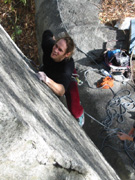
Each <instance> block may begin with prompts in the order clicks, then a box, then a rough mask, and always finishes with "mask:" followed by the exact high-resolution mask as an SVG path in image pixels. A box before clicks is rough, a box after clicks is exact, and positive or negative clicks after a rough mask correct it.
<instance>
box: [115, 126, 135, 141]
mask: <svg viewBox="0 0 135 180" xmlns="http://www.w3.org/2000/svg"><path fill="white" fill-rule="evenodd" d="M134 132H135V123H134V124H133V127H132V128H131V129H130V131H129V133H128V134H126V133H122V132H119V133H118V138H119V139H120V140H122V141H124V140H128V141H134V142H135V136H134Z"/></svg>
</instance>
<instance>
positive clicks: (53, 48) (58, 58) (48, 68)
mask: <svg viewBox="0 0 135 180" xmlns="http://www.w3.org/2000/svg"><path fill="white" fill-rule="evenodd" d="M41 46H42V50H43V66H42V67H41V68H40V70H39V72H38V78H39V79H40V80H41V81H43V82H44V83H45V84H46V85H47V86H48V87H50V88H51V89H52V91H53V92H54V93H55V94H56V95H57V96H59V97H60V96H63V95H64V94H65V96H66V100H67V105H68V109H69V111H70V112H71V114H72V115H73V116H74V117H75V118H76V119H77V120H78V121H79V125H80V126H83V125H84V110H83V107H82V106H81V104H80V98H79V92H78V87H77V82H76V81H74V79H72V74H73V72H74V73H75V72H76V70H75V67H74V60H73V58H72V54H73V52H74V48H75V45H74V41H73V39H72V38H71V37H69V36H65V37H61V38H59V39H58V40H55V37H54V36H53V33H52V32H51V31H50V30H46V31H44V33H43V36H42V44H41Z"/></svg>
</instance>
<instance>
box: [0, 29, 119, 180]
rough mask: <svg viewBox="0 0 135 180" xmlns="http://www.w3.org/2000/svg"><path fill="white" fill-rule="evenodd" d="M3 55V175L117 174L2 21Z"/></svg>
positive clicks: (109, 177) (76, 177)
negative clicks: (41, 77)
mask: <svg viewBox="0 0 135 180" xmlns="http://www.w3.org/2000/svg"><path fill="white" fill-rule="evenodd" d="M0 57H1V58H0V59H1V61H0V82H1V88H0V179H2V180H8V179H10V180H20V179H21V180H26V179H28V180H34V179H36V180H39V179H40V180H58V179H60V180H65V179H69V180H84V179H85V180H93V179H94V180H96V179H97V180H100V179H102V180H105V179H106V180H113V179H114V180H117V179H119V177H118V176H117V174H116V173H115V171H114V170H113V169H112V168H111V166H110V165H109V164H108V163H107V161H106V160H105V159H104V158H103V156H102V155H101V153H100V152H99V150H98V149H97V148H96V146H95V145H94V144H93V142H92V141H91V140H90V139H89V138H88V137H87V135H86V134H85V132H84V131H83V129H81V128H80V126H79V125H78V123H77V122H76V121H75V119H74V118H73V117H72V115H71V114H70V113H69V111H68V110H67V108H66V107H65V106H64V105H63V104H62V103H61V102H60V100H59V99H58V98H57V97H56V96H55V95H54V94H53V93H52V91H51V90H50V89H49V88H48V87H47V86H46V85H44V84H43V83H41V82H40V81H39V80H38V78H37V76H36V73H35V71H34V69H32V67H31V65H30V63H29V60H28V59H27V58H26V57H25V56H24V55H23V54H22V52H21V51H20V50H19V49H18V47H17V46H16V45H15V44H14V43H13V41H12V40H11V39H10V37H9V36H8V35H7V33H6V32H5V31H4V29H3V28H2V26H0Z"/></svg>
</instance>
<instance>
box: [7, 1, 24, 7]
mask: <svg viewBox="0 0 135 180" xmlns="http://www.w3.org/2000/svg"><path fill="white" fill-rule="evenodd" d="M19 1H20V2H22V3H23V4H24V6H26V4H27V0H19ZM12 2H13V0H4V3H5V4H6V3H9V4H12Z"/></svg>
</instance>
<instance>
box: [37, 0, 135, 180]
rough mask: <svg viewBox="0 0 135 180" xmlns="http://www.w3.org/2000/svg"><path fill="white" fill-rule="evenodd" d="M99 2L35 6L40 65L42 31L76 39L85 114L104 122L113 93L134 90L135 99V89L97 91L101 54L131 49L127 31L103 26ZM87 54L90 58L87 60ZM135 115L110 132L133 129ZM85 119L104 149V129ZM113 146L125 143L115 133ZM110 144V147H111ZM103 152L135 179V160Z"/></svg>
mask: <svg viewBox="0 0 135 180" xmlns="http://www.w3.org/2000/svg"><path fill="white" fill-rule="evenodd" d="M100 2H101V1H100V0H83V2H82V1H81V0H53V1H49V2H48V0H39V1H35V4H36V24H37V40H38V45H39V54H40V62H41V63H42V59H41V57H42V51H41V37H42V33H43V31H44V30H45V29H51V30H52V31H53V32H54V35H55V36H58V35H59V34H61V33H63V32H68V33H69V35H70V36H72V37H73V39H74V41H75V43H76V46H77V48H76V51H75V54H74V60H75V65H76V68H77V70H78V74H79V75H80V79H81V80H82V81H83V82H84V83H83V85H82V86H80V87H79V91H80V99H81V103H82V105H83V107H84V110H85V112H87V113H89V114H90V115H92V116H93V117H94V118H96V119H97V120H98V121H99V122H102V121H103V120H104V119H106V116H107V113H106V107H107V103H108V102H109V101H110V100H111V99H112V98H113V97H114V94H116V93H117V92H118V91H120V90H126V89H128V90H130V91H131V95H132V98H134V97H135V96H134V89H133V88H132V87H131V86H130V85H128V84H122V83H120V82H116V81H114V86H113V88H112V90H113V93H112V91H110V90H103V89H97V88H96V83H97V81H98V80H100V79H101V78H102V77H103V76H102V75H101V74H100V73H99V70H100V69H101V68H105V66H104V65H103V64H96V63H95V59H97V58H99V57H100V54H101V52H103V51H104V50H105V49H106V48H112V49H114V48H121V49H128V44H127V42H128V32H127V31H124V32H123V31H120V30H117V29H114V28H112V27H108V26H105V25H103V24H101V23H100V20H99V17H98V13H99V9H100ZM80 50H81V51H82V52H83V53H82V52H81V51H80ZM84 53H85V54H84ZM86 53H87V55H89V57H86ZM86 71H88V73H87V81H88V82H89V85H90V86H91V88H90V87H89V85H88V83H87V82H86V77H85V72H86ZM134 99H135V98H134ZM134 102H135V100H134ZM117 109H118V108H117ZM131 114H132V115H133V116H131ZM134 116H135V111H134V110H132V112H130V111H129V112H128V113H125V114H124V119H125V123H123V124H118V122H117V121H115V122H114V123H113V125H112V126H111V130H113V129H114V128H120V129H122V130H124V131H125V132H126V133H127V132H128V131H129V129H130V128H131V127H132V124H133V122H134ZM85 119H86V121H85V125H84V127H83V129H84V131H85V132H86V133H87V135H88V136H89V137H90V138H91V139H92V140H93V142H94V143H95V145H96V146H97V147H98V148H99V149H101V146H102V142H103V138H101V137H100V132H102V131H103V130H104V127H103V126H101V124H99V123H97V122H95V121H93V120H92V119H91V118H89V117H88V116H87V115H86V117H85ZM95 132H96V133H95ZM109 143H110V142H109ZM111 143H113V147H118V149H119V147H121V146H122V147H123V143H122V142H121V141H120V140H119V139H118V137H117V136H116V133H115V138H114V139H113V138H112V139H111ZM111 143H110V144H107V145H111ZM108 147H109V146H108ZM102 153H103V154H104V156H105V158H106V159H107V160H108V162H109V163H110V164H111V165H112V167H113V168H114V169H115V170H116V172H117V173H118V175H119V176H120V177H121V179H122V180H127V179H129V180H134V179H135V171H134V169H133V167H132V161H131V159H130V158H128V157H127V154H126V153H125V151H124V149H122V152H118V151H114V150H113V149H111V148H105V149H104V150H103V151H102ZM133 159H134V157H133Z"/></svg>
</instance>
